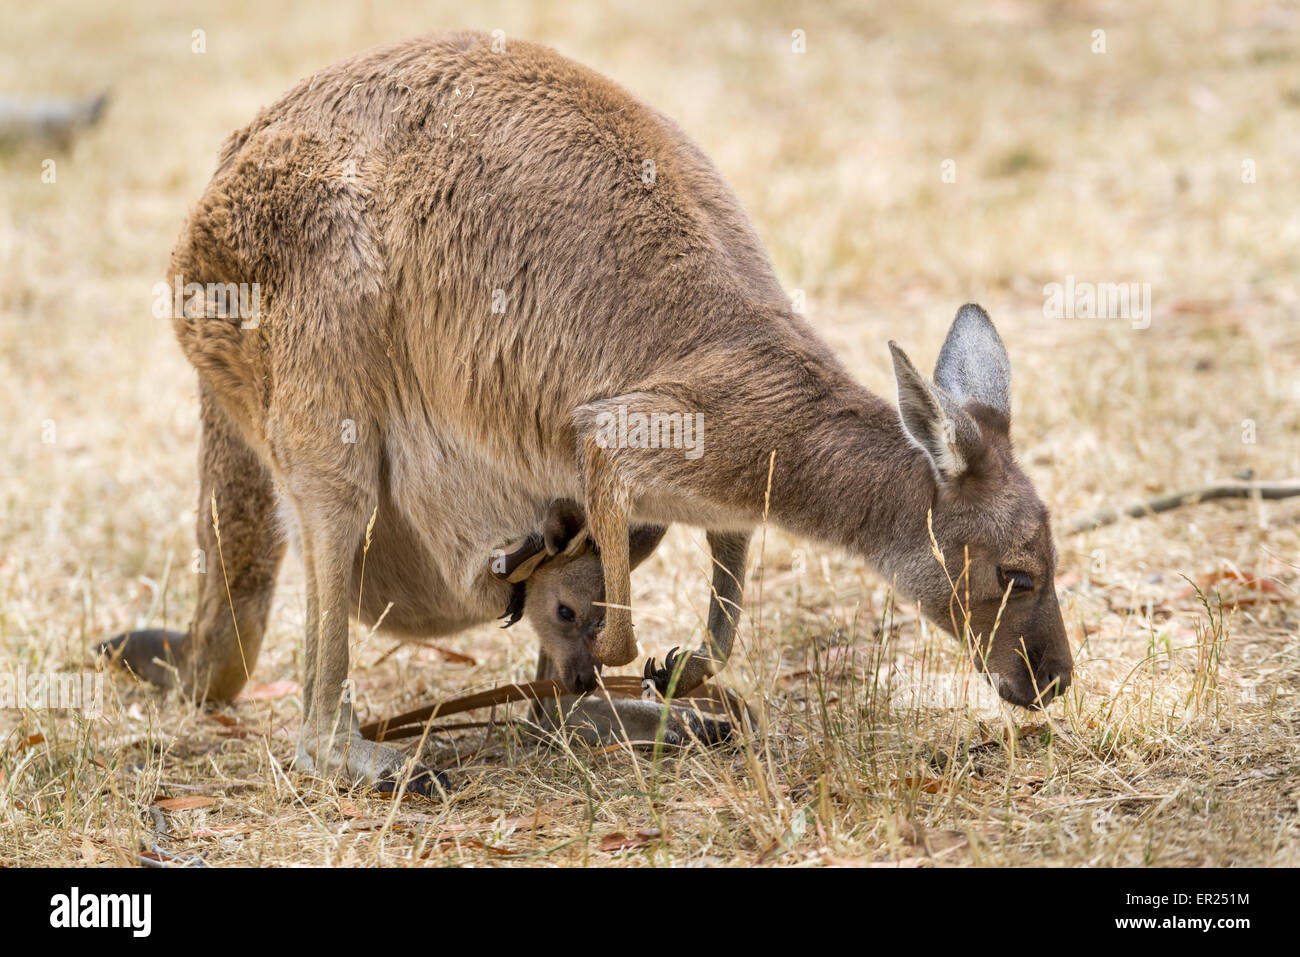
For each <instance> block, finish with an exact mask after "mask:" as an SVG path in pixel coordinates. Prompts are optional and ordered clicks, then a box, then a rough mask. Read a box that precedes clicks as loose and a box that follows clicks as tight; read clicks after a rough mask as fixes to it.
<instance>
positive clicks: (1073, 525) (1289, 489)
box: [1066, 479, 1300, 535]
mask: <svg viewBox="0 0 1300 957" xmlns="http://www.w3.org/2000/svg"><path fill="white" fill-rule="evenodd" d="M1296 495H1300V479H1289V480H1286V481H1281V482H1225V483H1223V484H1221V485H1207V486H1205V487H1204V488H1194V489H1189V490H1188V491H1186V492H1174V493H1173V494H1171V495H1159V496H1157V497H1155V498H1152V499H1148V500H1147V501H1145V502H1135V503H1133V504H1132V505H1128V506H1126V507H1124V508H1102V509H1098V510H1097V511H1095V512H1085V513H1083V514H1080V515H1076V516H1074V518H1072V519H1070V522H1069V525H1068V526H1067V528H1066V534H1068V535H1077V534H1079V533H1080V532H1090V531H1092V530H1093V529H1096V528H1101V527H1102V526H1103V525H1113V524H1114V523H1115V522H1118V521H1119V520H1120V519H1121V518H1142V517H1143V516H1146V515H1155V514H1156V513H1157V512H1168V511H1171V510H1172V509H1175V508H1182V507H1183V506H1184V505H1197V504H1199V503H1201V502H1210V501H1213V500H1214V499H1219V498H1261V499H1268V500H1276V499H1282V498H1291V497H1293V496H1296Z"/></svg>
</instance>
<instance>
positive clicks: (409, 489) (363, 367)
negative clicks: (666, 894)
mask: <svg viewBox="0 0 1300 957" xmlns="http://www.w3.org/2000/svg"><path fill="white" fill-rule="evenodd" d="M172 273H173V274H174V275H175V276H177V277H182V278H183V281H184V282H185V283H199V284H205V285H206V284H229V283H257V284H258V289H259V290H260V312H259V316H258V320H257V321H256V322H250V321H248V319H247V318H246V317H243V318H241V317H240V316H238V315H230V314H229V311H228V310H223V309H220V308H213V307H212V305H211V303H209V305H208V306H207V307H206V308H198V309H186V310H182V311H181V312H180V313H179V314H177V315H176V316H175V317H174V324H175V330H176V334H177V336H178V338H179V340H180V343H181V347H182V349H183V350H184V352H185V354H186V356H187V357H188V358H189V360H190V361H191V363H192V364H193V365H194V367H195V368H196V369H197V370H198V376H199V394H200V405H201V414H202V422H203V438H202V446H203V452H202V454H201V462H200V473H201V476H200V477H201V480H202V491H201V496H202V499H201V512H203V513H206V511H207V508H208V506H207V502H208V497H209V495H213V494H215V498H216V501H217V504H218V507H219V509H220V520H221V531H222V543H223V546H224V547H225V549H226V551H225V561H226V564H227V570H228V573H229V597H228V598H227V594H226V583H225V582H224V581H223V580H222V579H221V578H219V577H217V576H212V575H209V576H208V577H207V580H206V581H205V583H204V586H203V591H202V594H201V597H200V601H199V609H198V611H197V613H196V616H195V619H194V621H193V624H192V625H191V628H190V631H189V634H188V637H186V638H185V639H184V641H183V642H182V646H181V647H180V648H179V649H177V650H176V652H175V653H176V654H177V655H178V660H179V661H181V667H180V674H181V675H182V678H183V681H184V682H185V683H186V690H187V691H188V692H189V693H190V694H191V695H193V696H194V697H195V698H196V699H199V700H221V699H226V698H230V697H232V696H233V695H234V694H235V693H236V692H237V691H238V690H239V687H240V686H241V685H242V683H243V680H244V676H245V675H246V673H247V671H246V665H247V661H246V658H247V655H248V654H249V653H250V651H251V653H252V654H253V655H255V654H256V648H257V643H258V640H260V631H261V624H262V622H263V621H264V619H265V615H266V606H267V601H268V596H269V594H270V589H271V587H272V584H273V581H274V577H275V571H276V568H277V566H278V563H279V556H280V553H281V551H282V545H281V543H282V538H283V533H282V530H281V525H280V523H278V522H276V521H275V520H274V518H273V513H274V511H275V505H274V502H275V496H276V492H275V490H276V487H277V486H278V487H279V488H281V489H282V490H283V495H284V499H285V501H286V502H287V504H288V506H289V508H288V509H287V511H288V512H289V514H290V518H291V519H292V522H293V524H294V526H295V527H296V529H297V533H298V535H299V537H300V540H301V544H302V552H303V558H304V563H305V566H306V571H307V579H308V587H307V591H308V602H307V626H306V636H305V637H306V655H305V657H304V663H305V675H304V681H303V687H304V701H305V709H306V714H305V719H304V722H303V730H302V734H301V738H300V743H299V759H300V760H301V761H302V762H303V763H304V764H306V765H308V766H314V767H317V768H321V769H325V768H329V769H334V770H336V771H341V772H342V773H344V774H345V775H346V776H348V777H350V778H352V779H357V780H365V781H377V780H380V779H383V778H385V777H388V776H391V775H393V774H394V773H397V772H399V771H401V770H402V768H403V762H404V760H405V758H404V756H403V755H402V754H401V753H400V752H397V751H395V750H393V749H391V748H388V747H385V746H382V745H375V744H373V743H371V742H368V741H364V740H362V739H361V738H360V737H359V735H358V733H357V719H356V717H355V715H354V714H353V710H352V705H351V702H350V701H349V700H348V697H347V695H345V694H342V693H341V689H342V688H343V687H344V685H345V682H346V679H347V677H348V621H349V613H350V611H354V610H355V609H356V607H357V604H358V594H357V592H356V590H355V589H354V588H353V587H352V586H353V571H354V566H355V563H356V560H357V556H358V554H359V549H360V546H361V543H362V541H363V538H364V535H365V530H366V525H367V521H368V519H369V517H370V515H371V513H372V510H373V509H374V508H375V507H376V503H378V505H379V509H380V516H379V521H378V523H377V525H376V529H377V534H385V533H386V530H387V533H388V534H400V535H402V536H409V537H410V538H411V539H412V540H414V541H418V542H419V543H421V546H422V552H423V554H425V555H426V556H428V560H429V561H430V562H433V563H435V564H436V566H437V567H438V568H440V569H450V570H452V573H449V574H446V575H441V576H439V578H438V584H439V586H440V587H444V588H447V589H460V590H463V591H466V592H468V591H470V590H472V589H473V587H474V579H476V578H477V576H479V575H481V574H482V572H483V569H484V567H485V561H484V558H485V556H484V553H483V549H484V545H485V543H488V544H493V543H497V542H499V541H503V540H506V539H509V538H510V537H511V536H512V535H513V534H515V533H516V532H517V530H518V529H520V528H530V527H535V525H536V523H537V522H538V521H539V519H540V518H541V516H542V514H543V511H544V509H545V506H546V503H547V502H549V501H552V500H554V499H557V498H564V497H570V498H574V499H577V500H578V501H580V502H582V503H583V505H584V506H585V510H586V513H587V516H588V520H589V523H590V531H591V534H592V537H593V539H594V541H595V543H596V545H597V547H598V549H599V553H600V557H601V562H602V566H603V575H604V579H605V591H606V601H607V602H608V609H607V613H606V616H605V623H604V627H603V630H601V631H600V632H599V633H598V634H597V635H595V637H594V640H593V643H592V654H593V656H594V658H595V659H596V660H597V661H599V662H602V663H604V664H608V665H622V664H626V663H628V662H630V661H631V660H632V659H633V658H634V657H635V656H636V653H637V648H636V643H635V640H634V637H633V631H632V619H631V609H630V607H629V602H630V594H631V592H630V581H629V523H630V522H641V523H646V524H654V525H663V524H667V523H671V522H683V523H688V524H692V525H696V526H702V527H704V528H705V529H707V532H708V541H709V545H710V548H711V550H712V554H713V559H714V569H713V581H712V589H711V591H712V595H711V602H710V610H709V615H708V619H707V624H706V628H707V635H706V638H705V641H704V643H703V646H702V647H701V648H700V649H699V650H697V651H695V652H694V653H692V654H691V655H690V656H689V657H688V658H687V659H686V660H685V661H684V662H683V661H680V660H679V661H676V662H670V663H669V664H670V665H672V664H676V665H678V666H679V680H678V688H679V689H681V690H685V689H687V688H690V687H693V686H695V685H697V684H698V683H699V682H701V681H702V680H704V679H705V678H706V677H708V676H709V675H710V674H711V673H713V672H715V671H716V670H717V669H718V668H719V667H721V665H722V664H723V663H724V662H725V661H726V659H727V656H728V654H729V653H730V649H731V645H732V640H733V635H734V631H735V617H736V613H737V611H738V609H739V601H740V596H741V583H742V579H743V576H744V568H745V557H746V551H747V546H748V542H749V538H750V534H751V531H752V530H753V528H754V527H756V525H757V524H758V523H759V522H760V521H761V520H762V517H763V515H764V513H765V496H766V495H767V493H768V492H769V458H770V456H772V455H773V453H774V455H775V458H774V466H773V468H772V470H771V479H770V508H769V510H768V514H769V516H770V519H771V520H772V521H773V522H774V523H775V524H777V525H780V526H783V527H785V528H786V529H789V530H790V531H792V532H794V533H796V534H799V535H802V536H806V537H809V538H813V539H817V540H820V541H823V542H827V543H831V544H834V545H837V546H841V547H844V548H846V549H850V550H852V551H854V552H856V553H858V554H861V555H863V556H865V557H866V558H867V559H868V560H869V561H870V562H871V563H872V564H873V565H874V566H875V567H876V568H878V569H879V570H880V571H881V573H882V574H883V575H885V576H887V577H889V578H891V579H894V580H895V581H896V583H897V587H898V588H899V590H900V591H901V592H903V593H904V594H907V595H910V596H912V597H914V598H915V599H916V600H917V602H918V603H919V605H920V607H921V609H922V610H923V611H924V612H925V614H926V615H927V616H929V617H931V618H932V619H934V620H935V621H936V622H938V623H939V624H940V625H942V626H945V627H947V628H949V629H951V630H954V631H955V632H956V633H958V634H962V633H963V632H965V633H968V634H969V635H970V636H971V644H972V647H973V649H974V652H975V654H976V656H977V659H978V661H979V663H980V664H981V666H983V667H984V668H985V669H986V670H987V671H988V672H989V673H991V674H996V675H997V676H998V679H999V680H998V683H997V685H998V690H999V692H1000V693H1001V694H1002V696H1003V697H1004V698H1006V699H1007V700H1009V701H1012V702H1015V703H1017V704H1031V703H1035V702H1039V703H1041V702H1044V701H1046V700H1048V699H1049V698H1050V697H1051V696H1052V695H1053V694H1054V693H1056V692H1059V691H1060V689H1062V688H1064V687H1065V685H1066V684H1067V683H1068V682H1069V680H1070V652H1069V646H1068V644H1067V641H1066V637H1065V629H1064V624H1063V622H1062V619H1061V614H1060V610H1059V608H1058V605H1057V600H1056V594H1055V589H1054V585H1053V571H1054V567H1055V555H1054V551H1053V545H1052V536H1051V531H1050V528H1049V525H1048V516H1047V511H1046V509H1045V508H1044V507H1043V505H1042V504H1041V502H1040V501H1039V499H1038V497H1037V496H1036V495H1035V493H1034V490H1033V488H1032V486H1031V484H1030V482H1029V480H1028V479H1027V478H1026V477H1025V475H1024V473H1023V472H1022V471H1021V470H1020V469H1019V468H1018V467H1017V465H1016V463H1015V462H1014V460H1013V458H1012V454H1011V444H1010V439H1009V436H1008V432H1009V427H1010V367H1009V364H1008V361H1007V356H1006V352H1005V350H1004V348H1003V345H1002V342H1001V341H1000V339H999V338H998V335H997V333H996V331H995V330H994V328H993V325H992V324H991V323H990V322H989V320H988V317H987V316H986V315H985V314H984V313H983V311H981V310H980V309H979V308H978V307H976V306H966V307H964V308H963V309H962V310H961V311H960V312H959V313H958V315H957V318H956V321H955V322H954V323H953V326H952V330H951V332H950V333H949V335H948V340H947V342H946V343H945V344H944V346H943V351H942V352H941V354H940V357H939V363H938V367H937V369H936V372H935V376H934V382H930V381H927V380H926V379H925V378H924V377H922V376H921V375H920V374H919V373H918V372H917V371H916V369H915V368H913V366H912V364H911V363H910V362H909V361H908V360H907V358H906V356H904V355H903V353H902V352H901V351H899V350H898V349H897V348H894V351H893V355H894V367H895V375H896V378H897V384H898V399H899V406H898V409H895V408H894V407H893V406H892V405H891V404H890V403H888V402H886V401H885V400H883V399H881V398H879V397H877V396H875V395H873V394H872V393H870V392H868V391H867V390H866V389H864V388H863V387H862V386H860V385H858V383H857V382H856V381H855V380H854V379H853V377H852V376H851V375H850V374H849V373H848V371H847V370H846V369H845V368H844V367H843V365H842V364H841V363H840V362H839V361H838V360H837V359H836V358H835V356H834V355H833V354H832V353H831V351H830V350H829V348H828V347H827V346H826V345H825V344H824V343H822V341H821V340H820V339H819V338H818V337H817V336H816V335H815V334H814V333H813V331H812V330H811V328H810V327H809V326H808V325H807V324H806V323H805V322H804V321H803V320H802V319H801V318H800V317H799V316H797V315H795V314H794V313H793V312H792V310H791V308H790V305H789V303H788V302H787V300H786V297H785V295H784V293H783V292H782V289H781V286H780V284H779V283H778V282H777V279H776V276H775V274H774V272H773V269H772V266H771V264H770V263H769V261H768V258H767V256H766V254H765V252H764V250H763V247H762V244H761V243H760V241H759V239H758V237H757V235H756V234H755V232H754V229H753V227H752V226H751V225H750V223H749V220H748V218H747V217H746V216H745V213H744V212H743V210H742V209H741V207H740V204H739V202H738V201H737V199H736V197H735V196H734V194H733V193H732V192H731V190H730V188H729V187H728V186H727V185H726V183H725V182H724V181H723V179H722V177H721V176H720V175H719V174H718V172H717V171H716V170H715V169H714V167H713V165H712V164H711V163H710V162H709V160H708V159H707V158H706V157H705V155H704V154H703V152H701V150H700V149H699V148H698V147H697V146H696V145H695V144H694V143H692V142H691V140H690V139H689V138H688V137H687V136H686V135H685V134H684V133H683V132H682V131H681V130H680V129H679V128H678V127H677V126H676V125H675V124H674V123H673V122H672V121H671V120H669V119H667V118H666V117H664V116H662V115H660V114H659V113H658V112H656V111H654V110H653V109H651V108H649V107H647V106H645V105H643V104H641V103H640V102H638V101H637V100H636V99H635V98H634V97H632V96H631V95H630V94H629V93H627V92H626V91H624V90H623V89H621V88H620V87H618V86H616V85H615V84H613V83H612V82H610V81H609V80H606V79H605V78H603V77H601V76H599V75H598V74H596V73H593V72H592V71H590V70H587V69H585V68H583V67H581V66H579V65H577V64H574V63H572V62H570V61H568V60H566V59H564V58H563V57H561V56H559V55H557V54H556V53H554V52H553V51H551V50H549V49H546V48H544V47H540V46H536V45H533V44H529V43H523V42H515V41H511V42H510V43H509V44H507V45H504V46H503V45H501V44H500V43H497V45H496V49H494V44H493V40H492V38H490V37H488V36H485V35H481V34H475V33H461V34H451V35H438V36H433V37H427V38H422V39H416V40H410V41H405V42H401V43H396V44H392V45H389V46H384V47H380V48H378V49H374V50H371V51H369V52H366V53H362V54H360V55H358V56H356V57H354V58H352V59H350V60H347V61H345V62H343V63H340V64H337V65H335V66H332V67H329V68H327V69H324V70H322V71H320V72H319V73H317V74H315V75H314V76H312V77H310V78H309V79H307V80H305V81H304V82H302V83H300V84H299V85H298V86H297V87H295V88H294V89H293V90H291V91H290V92H289V93H288V94H286V95H285V96H284V97H283V98H281V99H280V100H279V101H278V102H276V103H275V104H273V105H272V106H270V107H268V108H266V109H264V110H263V111H262V112H261V113H260V114H259V115H258V116H257V117H256V118H255V119H254V120H253V122H252V123H251V124H250V125H249V126H247V127H246V128H244V129H243V130H241V131H239V132H238V133H236V134H235V135H234V136H232V137H231V138H230V140H229V141H228V142H227V143H226V145H225V147H224V148H223V149H222V151H221V154H220V158H219V162H218V167H217V171H216V173H215V175H214V176H213V178H212V181H211V183H210V184H209V185H208V187H207V189H206V191H205V192H204V194H203V196H202V198H201V199H200V201H199V204H198V206H197V208H196V209H195V210H194V212H193V214H192V216H191V218H190V220H189V223H188V226H187V228H186V229H185V231H184V232H183V234H182V236H181V239H180V242H179V244H178V245H177V247H176V249H175V251H174V253H173V258H172ZM208 288H212V287H208ZM647 421H649V422H650V423H651V427H650V429H649V430H647V429H646V428H645V427H644V424H645V422H647ZM629 423H631V428H628V424H629ZM688 426H690V427H692V431H691V435H690V436H689V438H690V441H689V442H681V441H676V439H680V438H681V436H682V433H683V432H684V431H685V430H686V427H688ZM648 432H653V433H654V434H653V435H651V434H648ZM674 436H676V439H674ZM213 463H224V464H222V465H221V466H220V467H217V466H215V465H214V464H213ZM927 515H932V517H933V531H934V535H935V537H936V539H937V542H938V545H939V547H940V549H942V552H943V555H944V558H945V563H946V568H945V567H943V566H941V565H940V564H939V563H938V562H937V561H936V560H935V559H934V557H933V555H932V552H931V544H930V539H929V535H928V533H927ZM394 530H396V531H394ZM199 534H200V539H201V541H203V542H208V543H209V544H211V545H215V541H214V540H212V531H211V528H210V527H209V528H207V530H206V531H205V530H204V522H203V521H202V520H201V521H200V532H199ZM212 550H213V551H215V549H212ZM232 555H233V556H234V558H233V566H234V567H231V565H232ZM950 576H951V578H950ZM411 582H412V585H413V587H423V579H421V578H420V577H419V576H413V577H412V579H411ZM366 587H369V586H368V585H367V586H366ZM232 607H233V610H234V618H235V619H236V620H237V621H238V623H239V626H240V634H241V635H243V639H242V645H241V642H240V641H237V640H236V638H235V635H234V631H233V629H232V627H231V608H232ZM995 621H997V622H998V627H997V629H996V635H994V623H995ZM250 635H256V639H254V640H252V641H251V642H250V640H249V636H250ZM250 646H251V647H250ZM241 656H243V658H242V659H241ZM646 667H647V671H648V672H649V673H650V674H652V675H653V676H654V677H655V678H656V680H657V681H658V682H659V683H660V684H661V685H665V684H666V683H667V682H668V680H669V675H670V669H669V668H667V667H665V668H658V667H656V666H655V664H654V662H653V661H651V662H648V663H647V666H646Z"/></svg>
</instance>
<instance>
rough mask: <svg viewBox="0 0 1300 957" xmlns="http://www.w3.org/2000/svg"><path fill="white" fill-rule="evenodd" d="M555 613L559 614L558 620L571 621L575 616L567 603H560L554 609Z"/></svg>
mask: <svg viewBox="0 0 1300 957" xmlns="http://www.w3.org/2000/svg"><path fill="white" fill-rule="evenodd" d="M555 613H556V614H557V615H559V616H560V621H573V619H574V618H576V617H577V616H576V615H574V613H573V609H572V608H570V607H569V606H568V605H560V606H559V607H558V608H556V609H555Z"/></svg>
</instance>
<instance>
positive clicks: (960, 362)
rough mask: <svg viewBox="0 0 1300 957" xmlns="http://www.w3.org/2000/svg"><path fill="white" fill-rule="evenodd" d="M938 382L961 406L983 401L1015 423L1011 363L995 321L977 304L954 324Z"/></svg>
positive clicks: (961, 311) (963, 310) (943, 352)
mask: <svg viewBox="0 0 1300 957" xmlns="http://www.w3.org/2000/svg"><path fill="white" fill-rule="evenodd" d="M934 381H935V384H937V385H938V386H939V387H940V388H941V389H943V390H944V391H946V392H947V393H948V394H949V395H950V396H952V397H953V398H954V399H956V400H957V402H958V404H960V405H966V404H967V403H968V402H981V403H983V404H984V405H987V406H988V407H989V408H990V409H993V410H994V411H996V412H1000V413H1002V415H1004V416H1005V417H1006V419H1007V421H1008V422H1010V421H1011V360H1010V359H1008V358H1007V350H1006V346H1004V345H1003V344H1002V337H1001V336H999V335H998V331H997V329H995V328H993V320H991V319H990V318H989V315H988V313H987V312H985V311H984V310H983V309H981V308H980V307H979V306H977V305H975V304H974V303H973V302H972V303H967V304H966V305H964V306H962V307H961V309H959V310H958V311H957V318H956V319H954V320H953V321H952V328H950V329H949V330H948V338H947V339H945V340H944V342H943V349H941V350H940V352H939V361H938V362H937V363H936V364H935V367H934Z"/></svg>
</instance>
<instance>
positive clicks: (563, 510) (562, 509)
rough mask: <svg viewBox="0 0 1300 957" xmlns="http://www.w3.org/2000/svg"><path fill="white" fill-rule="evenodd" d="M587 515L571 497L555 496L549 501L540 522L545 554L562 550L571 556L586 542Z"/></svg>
mask: <svg viewBox="0 0 1300 957" xmlns="http://www.w3.org/2000/svg"><path fill="white" fill-rule="evenodd" d="M587 537H588V536H587V515H586V513H585V512H583V510H582V506H581V505H579V504H578V503H577V502H575V501H574V500H573V499H571V498H557V499H555V500H554V501H553V502H551V504H550V507H549V511H548V512H547V514H546V519H545V521H544V522H543V523H542V541H543V542H544V543H545V545H546V554H547V555H558V554H559V553H560V552H564V553H565V554H566V555H569V556H573V555H576V554H577V553H578V552H580V551H581V550H582V549H583V548H584V547H585V546H586V544H587Z"/></svg>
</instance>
